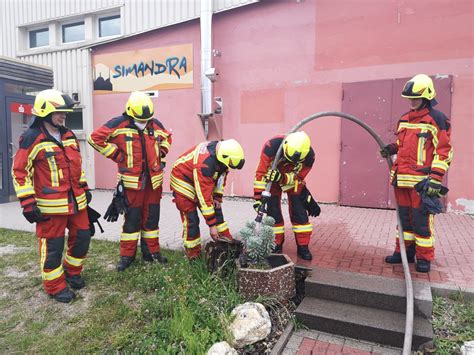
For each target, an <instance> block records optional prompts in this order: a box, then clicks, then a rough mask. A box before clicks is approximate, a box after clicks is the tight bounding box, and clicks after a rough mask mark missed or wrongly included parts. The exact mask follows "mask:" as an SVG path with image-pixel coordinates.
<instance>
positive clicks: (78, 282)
mask: <svg viewBox="0 0 474 355" xmlns="http://www.w3.org/2000/svg"><path fill="white" fill-rule="evenodd" d="M66 282H67V283H68V284H69V286H71V287H72V288H73V289H75V290H80V289H81V288H84V287H85V286H86V282H85V281H84V279H83V278H82V277H81V275H73V276H69V275H68V274H67V273H66Z"/></svg>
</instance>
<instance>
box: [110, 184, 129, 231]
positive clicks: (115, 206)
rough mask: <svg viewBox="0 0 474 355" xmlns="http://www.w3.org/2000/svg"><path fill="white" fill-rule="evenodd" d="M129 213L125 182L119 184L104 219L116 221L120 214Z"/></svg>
mask: <svg viewBox="0 0 474 355" xmlns="http://www.w3.org/2000/svg"><path fill="white" fill-rule="evenodd" d="M127 213H128V201H127V196H126V195H125V188H124V186H123V182H122V181H120V182H119V183H118V184H117V187H116V188H115V192H114V198H113V199H112V202H111V203H110V205H109V207H108V208H107V211H106V212H105V215H104V219H105V220H106V221H108V222H115V221H116V220H117V219H118V216H119V215H120V214H127Z"/></svg>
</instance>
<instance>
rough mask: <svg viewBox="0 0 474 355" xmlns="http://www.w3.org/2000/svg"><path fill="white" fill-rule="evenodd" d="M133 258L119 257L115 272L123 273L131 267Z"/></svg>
mask: <svg viewBox="0 0 474 355" xmlns="http://www.w3.org/2000/svg"><path fill="white" fill-rule="evenodd" d="M134 260H135V258H134V257H133V256H121V257H120V260H119V263H118V264H117V271H124V270H125V269H126V268H128V267H129V266H130V265H132V263H133V261H134Z"/></svg>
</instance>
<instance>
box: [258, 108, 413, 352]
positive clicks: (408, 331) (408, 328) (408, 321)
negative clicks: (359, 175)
mask: <svg viewBox="0 0 474 355" xmlns="http://www.w3.org/2000/svg"><path fill="white" fill-rule="evenodd" d="M327 116H336V117H340V118H344V119H346V120H349V121H352V122H354V123H356V124H358V125H359V126H361V127H362V128H364V129H365V130H366V131H367V132H368V133H369V134H370V135H371V136H372V137H373V138H374V139H375V140H376V141H377V144H378V145H379V147H380V148H381V149H382V148H383V147H385V144H384V143H383V141H382V140H381V139H380V137H379V136H378V135H377V133H375V131H374V130H373V129H372V128H371V127H369V126H368V125H367V124H365V123H364V122H362V121H361V120H359V119H358V118H356V117H354V116H351V115H348V114H347V113H343V112H320V113H316V114H314V115H311V116H308V117H306V118H304V119H303V120H301V121H300V122H299V123H298V124H297V125H295V126H294V127H293V128H292V129H291V131H290V132H288V134H290V133H293V132H296V131H297V130H298V129H300V128H301V127H302V126H304V125H305V124H307V123H308V122H311V121H313V120H315V119H317V118H320V117H327ZM282 150H283V142H282V144H281V145H280V147H279V148H278V151H277V154H276V156H275V160H273V163H272V169H276V168H277V165H278V161H279V160H280V156H281V152H282ZM386 160H387V164H388V168H389V170H390V168H391V167H392V160H391V158H390V157H387V159H386ZM271 185H272V183H271V182H268V183H267V185H266V187H265V191H263V192H262V204H261V205H260V208H259V211H258V214H257V218H255V221H256V222H257V223H258V224H257V228H258V227H259V224H260V223H261V222H262V218H263V214H264V213H265V205H266V203H267V201H268V199H269V198H270V196H271V195H270V187H271ZM395 207H396V213H397V223H398V239H399V241H400V254H401V256H402V263H403V273H404V274H405V285H406V294H407V308H406V318H405V339H404V342H403V354H404V355H408V354H410V353H411V343H412V336H413V284H412V281H411V276H410V269H409V267H408V260H407V255H406V250H405V243H404V240H403V226H402V223H401V220H400V215H399V213H398V204H397V203H395Z"/></svg>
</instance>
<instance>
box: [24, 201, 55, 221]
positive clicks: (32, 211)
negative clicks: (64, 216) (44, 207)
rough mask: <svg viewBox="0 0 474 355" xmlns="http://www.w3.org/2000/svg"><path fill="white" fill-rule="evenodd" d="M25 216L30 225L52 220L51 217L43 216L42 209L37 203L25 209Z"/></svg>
mask: <svg viewBox="0 0 474 355" xmlns="http://www.w3.org/2000/svg"><path fill="white" fill-rule="evenodd" d="M23 216H25V218H26V220H27V221H28V222H30V223H36V222H46V221H49V220H50V218H49V217H45V216H43V214H42V213H41V211H40V209H39V208H38V206H37V205H36V202H35V203H32V204H30V205H28V206H25V207H23Z"/></svg>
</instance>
